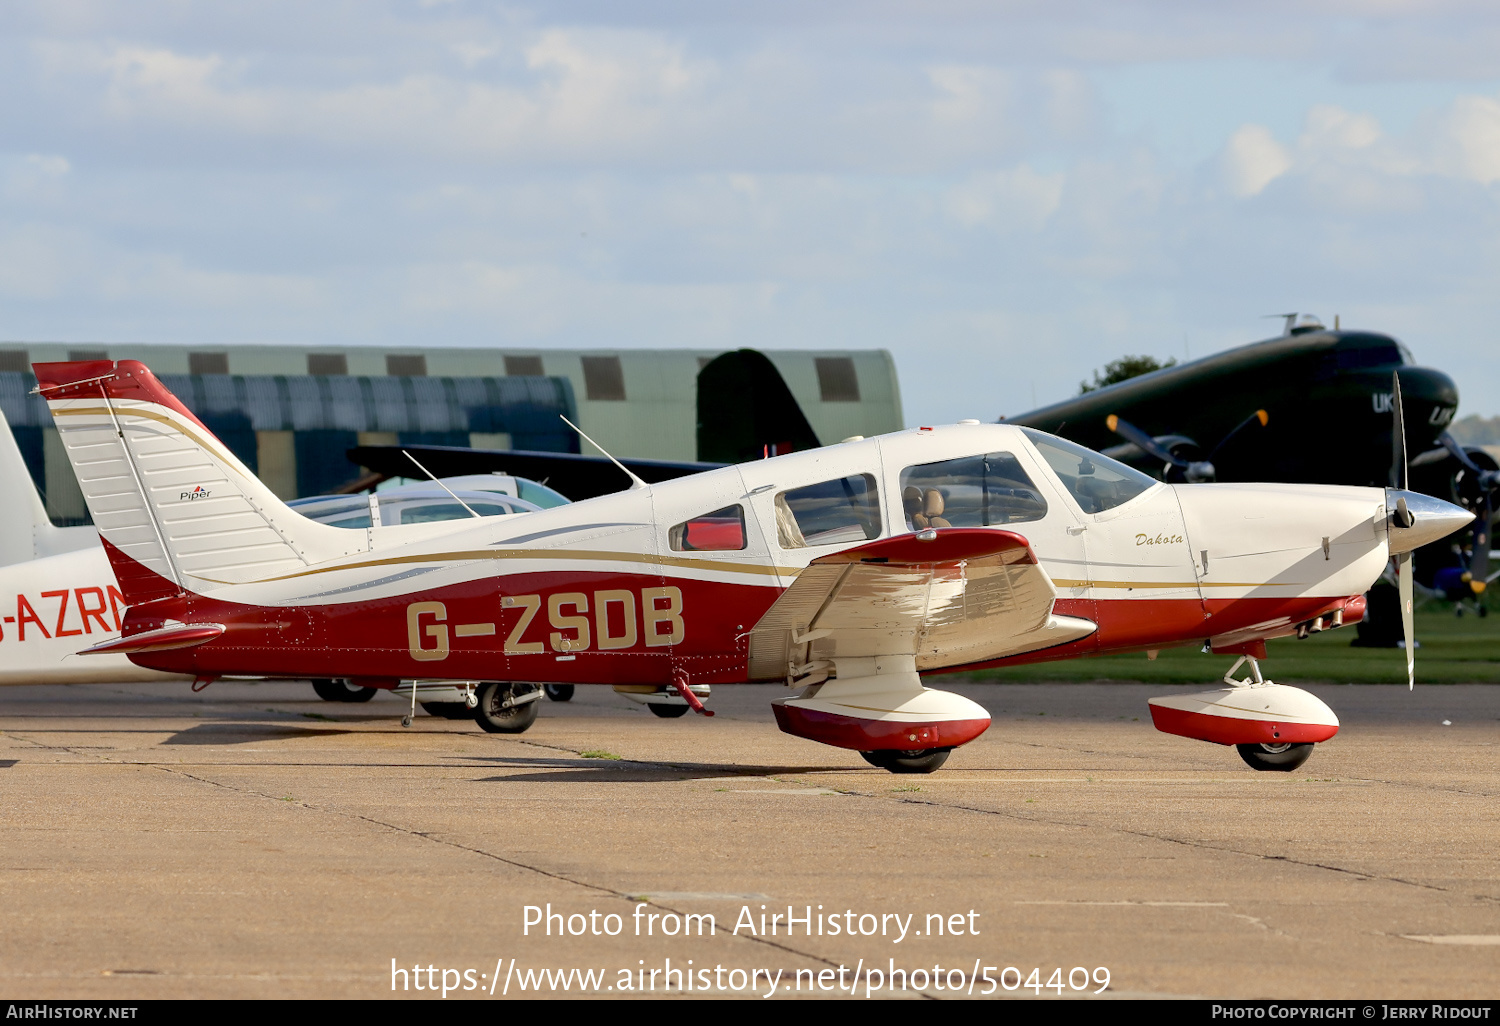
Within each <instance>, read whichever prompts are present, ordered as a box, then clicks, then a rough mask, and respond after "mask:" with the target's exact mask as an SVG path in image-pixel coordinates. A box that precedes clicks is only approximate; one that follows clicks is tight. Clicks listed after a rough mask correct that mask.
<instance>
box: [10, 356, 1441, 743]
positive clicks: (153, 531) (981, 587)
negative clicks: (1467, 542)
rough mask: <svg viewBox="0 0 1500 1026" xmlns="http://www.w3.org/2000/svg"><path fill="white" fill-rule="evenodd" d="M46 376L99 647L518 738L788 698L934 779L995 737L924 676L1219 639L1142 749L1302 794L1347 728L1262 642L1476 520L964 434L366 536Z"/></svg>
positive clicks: (117, 396)
mask: <svg viewBox="0 0 1500 1026" xmlns="http://www.w3.org/2000/svg"><path fill="white" fill-rule="evenodd" d="M35 369H36V375H37V379H38V381H39V382H40V385H39V390H40V392H41V393H42V395H43V396H44V397H45V399H46V400H47V402H48V404H49V406H50V408H51V410H52V413H53V416H54V418H55V421H56V423H57V426H58V430H59V432H60V434H61V437H62V440H63V443H64V446H65V447H66V450H67V453H68V456H69V458H70V460H71V461H72V464H73V467H74V470H75V472H76V473H77V476H78V479H79V484H80V486H81V487H82V490H83V493H84V496H85V498H86V499H87V501H88V504H89V508H90V511H91V512H92V514H93V517H94V521H95V523H96V524H97V525H98V528H99V531H100V534H101V535H102V538H103V541H104V546H105V549H106V551H107V552H108V555H109V558H110V561H111V563H112V565H113V566H114V570H115V574H116V576H117V578H118V580H119V582H120V589H121V591H122V593H123V594H124V597H125V599H126V601H128V602H129V604H130V605H129V610H128V612H127V613H126V615H125V621H124V631H123V636H122V637H121V638H120V639H118V640H116V641H112V642H108V643H106V644H103V645H97V646H94V647H93V648H91V649H89V651H91V652H98V653H125V654H128V655H129V657H130V659H131V661H132V662H134V663H136V664H138V665H140V666H145V667H150V668H153V669H157V670H161V671H164V672H171V673H183V674H192V675H194V676H195V677H197V678H199V679H210V678H214V677H217V676H221V675H230V674H233V675H254V676H266V677H277V676H283V677H299V678H300V677H340V678H347V679H350V680H351V681H352V682H354V683H356V684H360V685H366V686H377V687H392V686H394V685H396V684H397V682H398V681H400V680H401V679H402V678H408V679H410V678H424V679H435V678H447V679H454V680H486V681H491V682H492V683H490V684H487V685H485V687H484V688H483V689H481V693H480V695H479V710H478V711H479V715H478V719H479V722H480V724H481V725H482V726H485V727H487V728H488V729H491V730H516V729H524V727H525V726H526V725H529V723H530V719H529V718H528V717H527V711H528V707H529V708H530V710H531V715H532V716H534V703H531V702H527V701H525V699H526V698H528V697H529V695H530V692H531V691H533V690H534V685H531V684H527V683H522V682H530V681H556V682H562V683H573V684H609V685H626V686H630V685H638V686H643V687H644V686H653V687H654V686H660V685H662V684H664V683H671V684H672V685H673V686H675V687H676V688H677V689H678V690H679V692H680V693H681V694H682V697H683V698H684V699H685V700H686V701H687V702H689V703H690V704H693V705H694V706H695V707H696V706H697V704H698V703H697V700H696V698H695V697H694V695H693V691H692V686H694V685H699V684H713V685H718V684H734V683H741V682H749V681H781V682H784V683H785V684H786V685H787V686H788V687H791V688H796V689H799V690H798V691H797V692H796V694H795V695H792V696H789V697H786V698H781V699H777V700H776V701H775V702H773V707H774V711H775V714H776V718H777V722H778V723H779V724H780V726H781V729H782V730H784V731H786V732H788V733H791V734H794V735H797V736H799V737H804V738H808V739H811V740H814V741H819V742H823V743H825V744H830V745H835V746H838V747H841V748H847V749H853V750H856V751H859V752H860V753H862V754H863V755H864V757H865V758H866V760H867V761H869V762H870V763H872V764H874V765H877V766H882V767H885V768H887V769H890V770H892V771H896V772H914V771H915V772H925V771H930V770H932V769H936V768H937V766H939V765H941V763H942V762H943V760H944V759H946V757H947V755H948V753H949V752H950V751H951V750H952V749H954V748H956V747H958V746H960V745H963V744H965V743H966V742H968V741H971V740H973V739H974V738H976V737H978V736H979V735H980V734H981V733H982V732H983V731H984V730H985V729H986V728H987V727H988V726H989V722H990V718H989V715H988V714H987V713H986V712H985V711H984V709H983V708H981V707H980V706H979V705H977V704H976V703H974V702H972V701H970V700H968V699H966V698H963V697H961V696H959V695H955V694H951V693H949V692H944V691H939V690H933V689H928V688H926V687H924V686H923V684H922V681H921V677H920V675H921V674H923V673H929V672H934V671H948V670H958V669H970V668H976V667H984V666H995V665H1000V664H1009V663H1020V662H1031V661H1039V660H1048V659H1065V658H1071V657H1074V656H1081V655H1088V654H1092V653H1099V652H1120V651H1140V650H1146V649H1155V648H1161V647H1165V646H1171V645H1184V644H1198V643H1202V642H1204V641H1207V642H1208V644H1209V645H1210V646H1211V647H1212V648H1213V650H1214V651H1216V652H1221V653H1227V654H1231V655H1237V656H1239V657H1241V662H1244V661H1246V660H1248V661H1249V662H1250V676H1249V677H1247V678H1245V680H1243V681H1240V682H1230V686H1227V687H1224V688H1221V689H1217V690H1214V691H1210V692H1207V693H1205V694H1200V695H1196V696H1191V697H1173V698H1167V699H1156V700H1153V703H1152V715H1153V719H1154V721H1155V723H1156V725H1157V726H1158V727H1159V728H1160V729H1162V730H1165V731H1168V732H1171V733H1176V734H1181V735H1185V736H1187V737H1193V738H1199V739H1202V740H1207V741H1214V742H1218V743H1220V744H1233V745H1237V746H1239V747H1240V752H1241V754H1242V755H1243V756H1244V757H1245V759H1246V761H1247V762H1249V763H1250V764H1251V765H1252V766H1255V767H1257V768H1260V769H1287V768H1291V767H1293V766H1295V765H1299V764H1300V763H1301V762H1302V761H1303V760H1305V758H1306V757H1307V754H1308V753H1309V752H1310V751H1311V748H1312V745H1313V744H1315V743H1317V742H1320V741H1324V740H1327V739H1328V738H1329V737H1332V736H1333V734H1334V733H1335V732H1336V731H1337V730H1338V720H1337V718H1336V717H1335V716H1334V714H1333V713H1332V711H1331V710H1329V709H1328V707H1327V706H1326V705H1324V704H1323V703H1322V702H1321V701H1319V700H1318V699H1317V698H1315V697H1314V696H1312V695H1311V694H1309V693H1307V692H1305V691H1301V690H1299V689H1297V688H1290V687H1285V686H1281V685H1275V684H1272V683H1270V682H1268V681H1264V680H1263V678H1262V677H1261V675H1260V672H1259V668H1258V660H1259V659H1261V658H1264V655H1265V647H1264V645H1265V640H1266V639H1267V638H1272V637H1277V636H1281V635H1287V634H1292V633H1296V632H1299V631H1310V630H1318V629H1322V628H1324V627H1328V626H1338V625H1339V624H1341V623H1348V622H1351V621H1352V620H1354V619H1357V617H1358V616H1359V615H1360V613H1361V612H1362V600H1361V598H1360V596H1361V595H1362V593H1363V592H1364V591H1365V589H1366V588H1368V587H1369V585H1370V584H1371V582H1373V581H1374V580H1375V579H1376V578H1377V577H1378V576H1380V573H1381V571H1382V570H1383V569H1384V567H1385V565H1386V563H1387V560H1388V559H1389V558H1390V556H1391V555H1392V554H1397V553H1408V552H1410V551H1411V550H1412V549H1414V548H1416V547H1417V546H1419V545H1422V544H1424V543H1426V542H1428V541H1431V540H1433V539H1434V538H1437V537H1441V536H1443V535H1445V534H1447V533H1449V532H1451V531H1454V530H1457V529H1458V528H1460V527H1462V526H1463V525H1464V524H1466V523H1467V522H1468V521H1469V519H1470V514H1469V513H1468V512H1466V511H1464V510H1463V509H1461V508H1459V507H1456V506H1453V505H1450V504H1448V503H1445V502H1441V501H1439V500H1436V499H1432V498H1430V497H1428V496H1423V495H1418V494H1415V493H1411V492H1406V491H1402V490H1396V489H1384V490H1382V489H1378V488H1350V487H1332V486H1316V485H1227V484H1226V485H1187V486H1174V485H1170V484H1163V483H1160V482H1157V481H1155V480H1153V479H1152V478H1149V477H1147V476H1145V475H1143V474H1140V473H1138V472H1136V471H1134V470H1131V469H1130V468H1128V467H1126V466H1124V465H1122V464H1119V463H1116V462H1114V461H1113V460H1110V459H1108V458H1106V457H1104V456H1101V455H1100V454H1098V453H1096V452H1091V451H1089V450H1087V449H1083V448H1081V447H1080V446H1077V445H1075V444H1073V443H1070V442H1066V441H1063V440H1062V439H1059V438H1056V437H1054V436H1051V435H1048V434H1045V433H1043V432H1039V431H1035V430H1031V429H1026V428H1019V427H1014V426H1009V425H1004V424H980V423H978V422H965V423H961V424H957V425H951V426H946V427H938V428H925V427H924V428H917V429H914V430H908V431H902V432H897V433H894V434H890V435H883V436H881V437H878V438H872V439H864V440H854V441H849V442H845V443H841V444H839V445H834V446H829V447H825V448H822V449H816V450H812V451H808V452H798V453H792V454H789V455H786V456H778V457H774V458H771V459H766V460H761V461H758V462H753V463H746V464H741V465H738V466H731V467H726V468H723V469H721V470H714V471H709V472H706V473H703V474H698V475H695V476H692V477H688V478H681V479H678V480H674V481H669V482H665V483H661V484H656V485H651V486H647V485H645V484H643V483H640V482H637V484H636V487H633V488H632V489H630V490H628V491H625V492H621V493H618V494H614V495H606V496H601V497H599V498H596V499H591V500H588V501H584V502H579V503H574V504H572V505H567V506H560V507H557V508H554V509H548V510H543V511H540V512H536V513H532V514H529V515H527V516H525V517H514V518H512V517H499V518H492V519H485V520H476V521H473V522H472V523H469V522H462V521H460V522H448V523H442V524H413V525H400V526H393V527H378V528H370V529H367V530H365V531H362V532H360V531H349V530H342V529H338V528H333V527H328V526H326V525H322V524H317V523H314V522H311V521H309V520H307V519H306V518H304V517H301V516H299V515H297V514H296V513H294V512H292V511H290V510H288V509H287V507H286V506H285V505H283V504H282V503H281V501H280V500H278V499H277V498H276V497H275V496H274V495H272V494H271V492H270V491H269V490H268V489H267V488H266V487H265V486H264V485H263V484H261V482H260V481H259V480H257V479H256V478H255V477H254V475H252V474H250V473H249V471H248V470H246V468H245V467H243V466H242V465H241V464H240V463H239V461H238V460H236V459H235V457H234V456H233V455H232V454H231V453H230V452H229V450H228V449H226V448H225V447H224V446H223V445H222V444H220V443H219V442H218V441H217V440H216V439H215V438H214V437H213V436H212V435H211V434H210V433H209V431H208V430H207V429H206V428H205V427H204V426H203V425H202V424H201V423H200V422H199V421H198V420H197V419H196V418H195V417H194V416H193V415H192V414H191V413H190V412H189V411H188V410H187V409H186V407H184V406H183V405H182V404H181V403H180V402H178V401H177V399H176V398H175V397H174V396H172V395H171V394H170V393H169V392H168V391H167V390H166V389H165V388H164V387H163V386H162V385H161V383H160V382H159V381H157V379H156V378H155V377H154V376H153V375H152V374H151V372H150V371H149V370H148V369H147V368H145V367H144V366H142V365H141V364H139V363H137V362H134V361H120V362H119V363H112V362H109V361H83V362H70V363H54V364H38V365H37V366H36V368H35ZM1408 615H1409V612H1408ZM1238 665H1239V664H1238V663H1237V664H1236V666H1238ZM497 681H500V682H516V683H493V682H497ZM1226 681H1228V677H1227V675H1226Z"/></svg>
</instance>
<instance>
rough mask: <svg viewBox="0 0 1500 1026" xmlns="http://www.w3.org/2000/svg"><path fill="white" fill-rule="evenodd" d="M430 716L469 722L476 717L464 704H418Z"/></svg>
mask: <svg viewBox="0 0 1500 1026" xmlns="http://www.w3.org/2000/svg"><path fill="white" fill-rule="evenodd" d="M417 704H418V705H420V706H421V707H422V711H423V712H424V713H426V714H427V715H428V716H440V717H442V718H443V719H445V720H467V719H469V718H470V717H472V716H473V715H474V710H473V709H470V708H469V706H468V704H467V703H464V702H418V703H417Z"/></svg>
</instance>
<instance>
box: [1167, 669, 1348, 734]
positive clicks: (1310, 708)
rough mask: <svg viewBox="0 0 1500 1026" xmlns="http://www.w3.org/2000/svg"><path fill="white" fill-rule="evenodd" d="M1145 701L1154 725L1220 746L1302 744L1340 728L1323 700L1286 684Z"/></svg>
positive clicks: (1221, 689) (1229, 689)
mask: <svg viewBox="0 0 1500 1026" xmlns="http://www.w3.org/2000/svg"><path fill="white" fill-rule="evenodd" d="M1148 704H1149V705H1150V706H1151V722H1152V723H1153V724H1155V726H1156V729H1157V730H1160V731H1162V732H1163V733H1166V734H1177V735H1179V736H1181V737H1190V738H1194V739H1195V740H1198V741H1212V742H1213V743H1214V744H1218V745H1246V744H1268V745H1275V744H1306V743H1308V742H1318V741H1327V740H1328V739H1329V738H1331V737H1333V735H1335V734H1337V733H1338V732H1339V719H1338V717H1337V716H1335V715H1334V713H1333V710H1332V709H1330V708H1328V706H1327V705H1326V704H1324V702H1323V700H1322V699H1320V698H1318V696H1316V695H1314V694H1312V693H1310V692H1307V691H1303V690H1302V689H1301V688H1294V687H1288V686H1287V685H1285V684H1253V685H1250V686H1248V687H1225V688H1219V689H1217V690H1214V691H1202V692H1199V693H1197V694H1192V695H1168V696H1164V697H1161V698H1153V699H1151V700H1150V702H1149V703H1148Z"/></svg>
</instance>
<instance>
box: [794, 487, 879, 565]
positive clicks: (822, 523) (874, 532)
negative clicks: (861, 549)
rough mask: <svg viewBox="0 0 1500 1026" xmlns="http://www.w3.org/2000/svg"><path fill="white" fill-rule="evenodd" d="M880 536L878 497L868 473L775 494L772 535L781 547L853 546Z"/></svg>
mask: <svg viewBox="0 0 1500 1026" xmlns="http://www.w3.org/2000/svg"><path fill="white" fill-rule="evenodd" d="M879 536H880V497H879V494H878V493H877V491H876V489H875V478H874V477H872V476H870V475H869V474H858V475H855V476H852V477H840V478H835V479H834V480H832V481H824V482H822V483H821V484H815V485H808V486H807V487H806V488H793V489H792V490H790V491H786V492H782V493H780V494H779V495H777V496H776V538H777V541H779V542H780V543H781V547H782V548H784V549H802V548H806V547H807V546H809V545H853V544H856V543H858V542H862V541H868V540H869V539H871V538H878V537H879Z"/></svg>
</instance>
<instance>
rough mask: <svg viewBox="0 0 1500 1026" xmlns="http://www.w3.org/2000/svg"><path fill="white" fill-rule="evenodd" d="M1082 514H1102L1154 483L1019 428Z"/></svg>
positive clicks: (1065, 443)
mask: <svg viewBox="0 0 1500 1026" xmlns="http://www.w3.org/2000/svg"><path fill="white" fill-rule="evenodd" d="M1021 430H1022V431H1024V432H1025V433H1026V437H1027V438H1029V439H1030V440H1031V444H1032V445H1034V446H1036V448H1037V451H1038V452H1039V453H1041V454H1042V459H1044V460H1046V461H1047V465H1048V466H1049V467H1051V468H1052V470H1053V471H1054V472H1055V473H1056V474H1057V476H1058V478H1059V479H1060V480H1061V481H1062V484H1063V487H1064V488H1066V489H1067V490H1068V492H1069V493H1070V494H1071V495H1072V496H1073V498H1075V499H1077V500H1078V505H1079V506H1080V507H1082V509H1083V511H1084V512H1085V513H1103V512H1104V511H1105V510H1107V509H1114V508H1115V507H1116V506H1120V505H1123V504H1124V503H1127V502H1129V501H1130V500H1131V499H1133V498H1135V497H1136V496H1137V495H1140V494H1141V493H1142V492H1144V491H1145V490H1146V489H1148V488H1150V487H1151V486H1152V485H1154V484H1156V483H1157V482H1156V479H1155V478H1153V477H1150V476H1149V475H1147V474H1142V473H1141V472H1140V471H1139V470H1136V469H1134V468H1132V467H1127V466H1126V465H1125V464H1123V463H1119V462H1117V461H1115V460H1112V459H1110V458H1109V457H1108V456H1102V455H1100V454H1099V453H1097V452H1094V451H1092V450H1090V449H1085V448H1084V447H1083V446H1081V445H1077V444H1075V443H1073V442H1069V441H1067V440H1066V439H1063V438H1058V437H1057V436H1056V435H1049V434H1047V433H1046V432H1045V431H1037V430H1036V429H1035V428H1022V429H1021Z"/></svg>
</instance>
